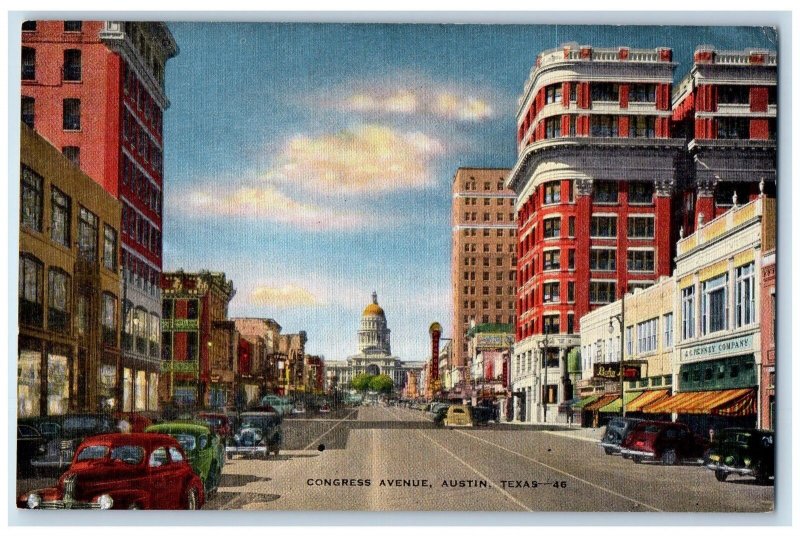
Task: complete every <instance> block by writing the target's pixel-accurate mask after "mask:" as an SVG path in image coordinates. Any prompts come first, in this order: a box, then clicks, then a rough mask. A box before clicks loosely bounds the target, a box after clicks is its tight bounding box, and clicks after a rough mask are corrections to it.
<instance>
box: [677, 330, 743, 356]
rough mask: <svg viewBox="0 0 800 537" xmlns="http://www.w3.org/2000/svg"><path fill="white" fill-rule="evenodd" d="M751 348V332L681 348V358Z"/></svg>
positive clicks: (726, 353)
mask: <svg viewBox="0 0 800 537" xmlns="http://www.w3.org/2000/svg"><path fill="white" fill-rule="evenodd" d="M752 350H753V334H748V335H746V336H741V337H736V338H731V339H725V340H722V341H715V342H714V343H707V344H705V345H697V346H695V347H689V348H686V349H681V359H682V360H692V359H695V358H705V357H712V356H713V357H715V358H716V357H718V356H727V355H729V354H739V353H741V352H748V351H752Z"/></svg>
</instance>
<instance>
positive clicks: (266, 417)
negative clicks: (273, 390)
mask: <svg viewBox="0 0 800 537" xmlns="http://www.w3.org/2000/svg"><path fill="white" fill-rule="evenodd" d="M282 445H283V430H282V429H281V417H280V416H279V415H278V414H277V413H276V412H242V413H241V415H240V416H239V420H238V423H237V424H236V430H235V433H234V435H233V437H232V438H230V439H228V443H227V445H226V446H225V452H226V453H227V455H228V459H232V458H233V456H234V455H236V454H241V455H251V456H256V457H263V458H266V457H267V455H269V454H270V453H274V454H275V455H278V453H279V452H280V449H281V446H282Z"/></svg>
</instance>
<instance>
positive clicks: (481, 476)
mask: <svg viewBox="0 0 800 537" xmlns="http://www.w3.org/2000/svg"><path fill="white" fill-rule="evenodd" d="M386 410H387V411H388V412H389V414H391V415H392V416H393V417H394V418H395V419H396V420H398V421H400V418H398V417H397V415H396V414H395V413H394V412H392V411H391V410H389V409H388V408H387V409H386ZM416 432H418V433H419V434H421V435H422V436H424V437H425V438H427V439H428V440H430V441H431V442H433V443H434V444H436V445H437V446H439V447H440V448H442V449H443V450H444V451H445V452H446V453H449V454H450V456H451V457H453V458H454V459H456V460H457V461H458V462H460V463H461V464H463V465H464V466H466V467H467V468H469V469H470V470H472V472H474V473H475V474H477V475H478V476H480V478H481V479H483V480H485V481H488V482H489V483H490V484H491V485H492V487H494V488H495V489H497V491H498V492H500V493H501V494H502V495H503V496H505V497H506V498H508V499H509V500H510V501H511V502H512V503H515V504H517V505H518V506H520V507H521V508H522V509H523V510H525V511H528V512H530V513H532V512H533V509H531V508H529V507H528V506H527V505H525V504H524V503H522V502H521V501H519V500H518V499H516V498H515V497H514V496H512V495H511V494H510V493H509V492H507V491H506V490H505V489H504V488H503V487H501V486H500V485H498V484H497V483H495V482H494V481H492V480H491V479H489V478H488V477H486V476H485V475H483V474H482V473H481V472H480V471H479V470H477V469H475V468H474V467H473V466H472V465H471V464H469V463H468V462H467V461H465V460H464V459H462V458H461V457H459V456H458V455H456V454H455V453H453V452H452V451H450V450H449V449H447V448H446V447H444V446H443V445H442V444H440V443H439V442H437V441H436V440H434V439H433V438H431V437H430V436H428V435H427V434H425V433H423V432H422V431H419V430H417V431H416Z"/></svg>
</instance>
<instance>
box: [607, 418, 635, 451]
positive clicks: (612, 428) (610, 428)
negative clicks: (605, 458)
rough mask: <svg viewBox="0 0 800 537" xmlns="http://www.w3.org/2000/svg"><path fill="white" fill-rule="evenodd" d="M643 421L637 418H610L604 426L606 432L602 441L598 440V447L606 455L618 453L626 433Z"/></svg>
mask: <svg viewBox="0 0 800 537" xmlns="http://www.w3.org/2000/svg"><path fill="white" fill-rule="evenodd" d="M641 421H643V420H641V419H638V418H611V420H610V421H609V422H608V425H606V431H605V433H604V434H603V439H602V440H600V447H602V448H603V450H604V451H605V452H606V455H613V454H614V453H619V451H620V447H619V445H620V444H621V443H622V441H623V440H625V437H626V436H627V435H628V431H630V430H631V428H632V427H633V426H634V425H636V424H637V423H639V422H641Z"/></svg>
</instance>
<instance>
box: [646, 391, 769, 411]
mask: <svg viewBox="0 0 800 537" xmlns="http://www.w3.org/2000/svg"><path fill="white" fill-rule="evenodd" d="M642 412H646V413H648V414H662V413H672V412H674V413H676V414H713V415H718V416H751V415H753V414H755V413H756V391H755V390H754V389H753V388H742V389H738V390H716V391H713V392H680V393H676V394H675V395H673V396H672V397H666V398H664V399H662V400H660V401H656V402H655V403H653V404H651V405H648V406H646V407H644V408H643V409H642Z"/></svg>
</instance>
